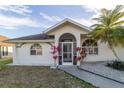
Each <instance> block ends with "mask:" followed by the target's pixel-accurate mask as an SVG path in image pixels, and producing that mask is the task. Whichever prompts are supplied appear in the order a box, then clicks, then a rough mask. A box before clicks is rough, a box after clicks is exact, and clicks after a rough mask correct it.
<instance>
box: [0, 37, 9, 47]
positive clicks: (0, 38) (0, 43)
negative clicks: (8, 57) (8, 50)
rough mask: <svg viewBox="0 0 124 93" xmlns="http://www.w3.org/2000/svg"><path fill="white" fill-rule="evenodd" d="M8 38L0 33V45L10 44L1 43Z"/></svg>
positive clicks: (6, 44)
mask: <svg viewBox="0 0 124 93" xmlns="http://www.w3.org/2000/svg"><path fill="white" fill-rule="evenodd" d="M8 39H9V38H8V37H6V36H2V35H0V46H11V44H8V43H3V41H4V40H8Z"/></svg>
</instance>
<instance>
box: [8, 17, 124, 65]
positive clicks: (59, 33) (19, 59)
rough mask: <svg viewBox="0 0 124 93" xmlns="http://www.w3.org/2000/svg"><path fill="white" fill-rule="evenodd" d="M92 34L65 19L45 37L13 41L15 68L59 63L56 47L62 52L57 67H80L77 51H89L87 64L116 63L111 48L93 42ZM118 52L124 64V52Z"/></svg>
mask: <svg viewBox="0 0 124 93" xmlns="http://www.w3.org/2000/svg"><path fill="white" fill-rule="evenodd" d="M90 31H91V30H90V29H89V28H88V27H86V26H84V25H82V24H79V23H77V22H75V21H73V20H70V19H65V20H63V21H61V22H59V23H57V24H56V25H54V26H52V27H50V28H48V29H46V31H44V33H41V34H36V35H30V36H25V37H20V38H15V39H10V40H8V41H6V42H9V43H13V44H15V46H14V47H13V48H14V49H13V64H14V65H42V66H52V65H53V64H54V61H55V60H54V59H53V54H52V53H51V47H52V46H53V45H54V46H59V47H60V49H61V51H60V52H59V53H58V55H57V56H58V59H56V64H57V65H77V62H76V60H75V59H76V56H78V54H77V52H76V50H75V49H76V47H81V49H85V50H86V57H85V58H84V60H83V62H100V61H108V60H115V59H116V57H115V56H114V55H113V52H112V51H111V50H110V49H109V47H108V46H107V44H105V43H100V41H98V42H96V41H95V40H93V39H91V38H89V36H88V33H89V32H90ZM116 51H117V53H118V55H119V57H120V59H122V60H124V57H123V55H124V48H122V47H121V46H118V47H117V48H116Z"/></svg>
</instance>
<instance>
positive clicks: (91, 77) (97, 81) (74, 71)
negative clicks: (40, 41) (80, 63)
mask: <svg viewBox="0 0 124 93" xmlns="http://www.w3.org/2000/svg"><path fill="white" fill-rule="evenodd" d="M58 68H59V69H61V70H63V71H65V72H67V73H69V74H71V75H73V76H75V77H78V78H80V79H82V80H84V81H87V82H89V83H91V84H93V85H94V86H96V87H101V88H124V84H121V83H118V82H116V81H113V80H109V79H107V78H104V77H101V76H98V75H95V74H92V73H89V72H87V71H84V70H80V69H78V68H77V67H76V66H59V67H58Z"/></svg>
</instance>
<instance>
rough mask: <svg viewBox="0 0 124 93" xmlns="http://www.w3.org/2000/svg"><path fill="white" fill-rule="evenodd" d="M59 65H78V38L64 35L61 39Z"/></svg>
mask: <svg viewBox="0 0 124 93" xmlns="http://www.w3.org/2000/svg"><path fill="white" fill-rule="evenodd" d="M59 47H60V48H61V51H60V53H59V65H76V61H75V58H76V51H75V48H76V38H75V37H74V35H72V34H70V33H66V34H63V35H62V36H61V37H60V38H59Z"/></svg>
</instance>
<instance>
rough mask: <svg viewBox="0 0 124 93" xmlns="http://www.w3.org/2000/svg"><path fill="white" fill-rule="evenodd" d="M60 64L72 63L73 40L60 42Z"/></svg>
mask: <svg viewBox="0 0 124 93" xmlns="http://www.w3.org/2000/svg"><path fill="white" fill-rule="evenodd" d="M62 65H73V42H62Z"/></svg>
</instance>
